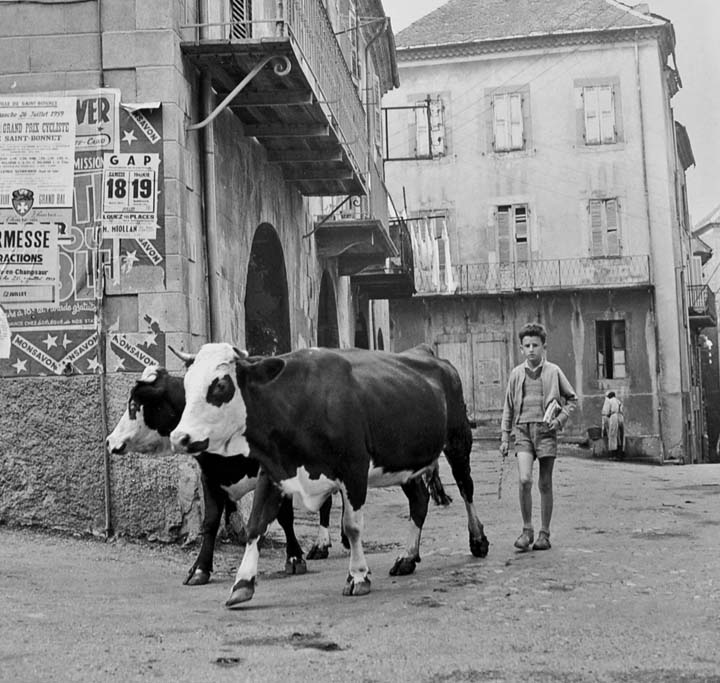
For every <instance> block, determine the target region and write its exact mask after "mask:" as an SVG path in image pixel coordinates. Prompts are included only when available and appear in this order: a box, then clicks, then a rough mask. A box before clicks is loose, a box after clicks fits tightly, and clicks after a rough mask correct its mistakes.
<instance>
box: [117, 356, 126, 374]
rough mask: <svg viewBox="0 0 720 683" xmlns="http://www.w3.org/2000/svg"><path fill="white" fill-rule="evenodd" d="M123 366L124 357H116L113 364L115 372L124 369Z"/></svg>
mask: <svg viewBox="0 0 720 683" xmlns="http://www.w3.org/2000/svg"><path fill="white" fill-rule="evenodd" d="M126 369H127V368H126V367H125V359H124V358H118V359H117V365H116V366H115V372H119V371H120V370H126Z"/></svg>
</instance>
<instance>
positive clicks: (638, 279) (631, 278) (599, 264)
mask: <svg viewBox="0 0 720 683" xmlns="http://www.w3.org/2000/svg"><path fill="white" fill-rule="evenodd" d="M447 282H451V283H452V284H453V287H452V291H449V290H448V288H447V286H446V283H447ZM646 286H652V280H651V277H650V260H649V257H648V256H617V257H596V258H577V259H547V260H539V261H514V262H505V263H468V264H461V265H455V266H452V277H451V278H447V277H446V273H445V270H444V268H442V267H441V268H439V270H438V272H437V273H433V272H432V271H431V270H430V269H421V270H418V268H417V264H416V266H415V288H416V290H417V294H419V295H424V296H427V295H447V294H504V293H508V294H509V293H513V292H538V291H548V290H579V289H608V288H613V289H626V288H633V287H646Z"/></svg>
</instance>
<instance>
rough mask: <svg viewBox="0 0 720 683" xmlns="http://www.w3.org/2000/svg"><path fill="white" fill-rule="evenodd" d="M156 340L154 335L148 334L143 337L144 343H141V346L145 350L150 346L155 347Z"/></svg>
mask: <svg viewBox="0 0 720 683" xmlns="http://www.w3.org/2000/svg"><path fill="white" fill-rule="evenodd" d="M156 339H157V335H156V334H154V333H152V332H148V334H147V335H146V337H145V341H144V342H143V346H145V347H146V348H150V347H151V346H157V341H156Z"/></svg>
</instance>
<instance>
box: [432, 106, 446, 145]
mask: <svg viewBox="0 0 720 683" xmlns="http://www.w3.org/2000/svg"><path fill="white" fill-rule="evenodd" d="M430 139H431V143H432V144H431V152H432V156H433V157H441V156H445V106H444V105H443V101H442V99H440V98H438V99H437V100H432V101H431V102H430Z"/></svg>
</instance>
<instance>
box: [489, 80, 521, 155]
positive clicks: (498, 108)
mask: <svg viewBox="0 0 720 683" xmlns="http://www.w3.org/2000/svg"><path fill="white" fill-rule="evenodd" d="M492 110H493V149H494V151H496V152H511V151H515V150H521V149H524V148H525V130H524V123H523V97H522V94H521V93H517V92H507V93H500V94H496V95H493V97H492Z"/></svg>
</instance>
